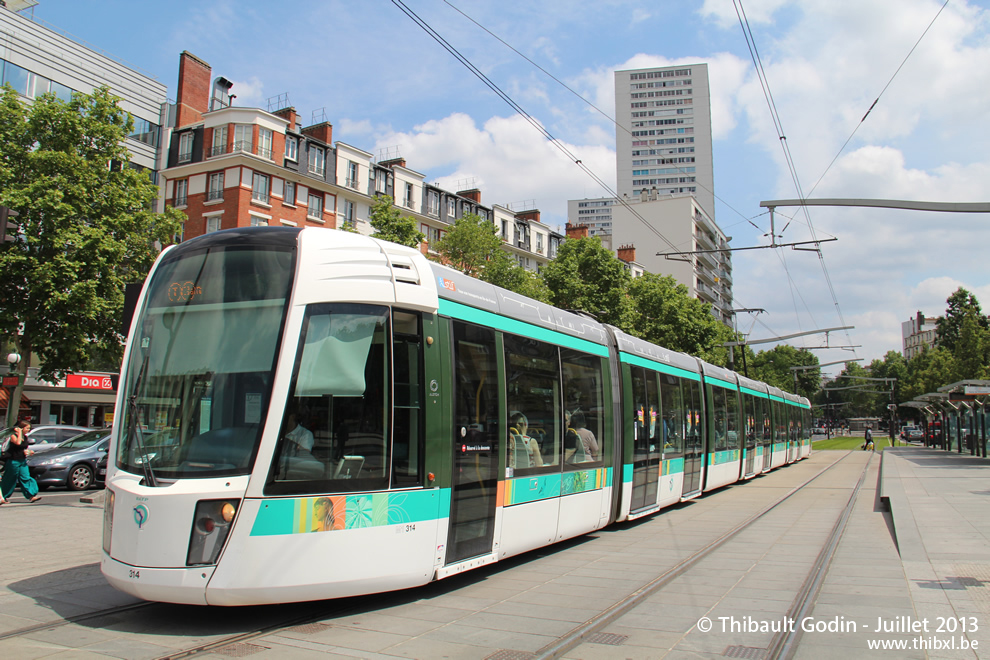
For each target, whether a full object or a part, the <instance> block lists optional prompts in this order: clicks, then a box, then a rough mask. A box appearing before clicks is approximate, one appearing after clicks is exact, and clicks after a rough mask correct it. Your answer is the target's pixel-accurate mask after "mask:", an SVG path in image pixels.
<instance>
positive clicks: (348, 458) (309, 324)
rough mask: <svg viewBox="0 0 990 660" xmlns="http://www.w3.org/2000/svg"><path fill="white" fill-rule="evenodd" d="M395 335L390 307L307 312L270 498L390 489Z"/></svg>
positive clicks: (326, 306) (343, 306) (336, 307)
mask: <svg viewBox="0 0 990 660" xmlns="http://www.w3.org/2000/svg"><path fill="white" fill-rule="evenodd" d="M388 329H389V313H388V308H387V307H382V306H375V305H357V304H337V303H335V304H320V305H311V306H310V307H309V308H307V310H306V317H305V320H304V321H303V327H302V336H301V338H300V343H299V349H298V350H297V352H296V364H295V368H294V370H293V375H292V385H291V391H290V394H289V398H288V400H287V402H286V408H285V415H284V417H283V421H282V428H281V431H280V433H279V443H278V446H277V448H276V451H275V458H274V460H273V463H272V465H273V470H272V476H271V478H270V482H269V487H268V488H266V491H268V492H273V493H314V492H340V491H351V490H373V489H382V488H385V487H387V485H388V481H387V479H386V473H387V467H388V462H387V456H388V453H387V447H388V436H387V433H386V428H387V420H388V415H387V411H388V406H389V402H388V387H387V384H388V382H389V379H388V364H389V343H388V341H387V339H388V334H389V333H388Z"/></svg>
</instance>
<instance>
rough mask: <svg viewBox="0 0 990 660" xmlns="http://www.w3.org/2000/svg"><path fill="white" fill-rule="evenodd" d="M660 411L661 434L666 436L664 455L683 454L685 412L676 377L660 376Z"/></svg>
mask: <svg viewBox="0 0 990 660" xmlns="http://www.w3.org/2000/svg"><path fill="white" fill-rule="evenodd" d="M660 410H661V411H662V412H663V427H664V428H663V432H664V434H665V435H666V436H667V441H666V442H665V443H664V452H663V453H664V455H665V456H666V455H667V454H683V453H684V437H685V423H684V422H685V415H686V413H687V411H686V410H685V405H684V397H683V396H682V392H681V379H680V378H678V377H677V376H671V375H670V374H660Z"/></svg>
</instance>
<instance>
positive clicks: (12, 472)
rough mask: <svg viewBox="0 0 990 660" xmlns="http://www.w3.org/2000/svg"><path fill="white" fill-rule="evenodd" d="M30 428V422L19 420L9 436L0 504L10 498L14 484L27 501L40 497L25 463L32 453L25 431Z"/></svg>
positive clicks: (0, 489) (1, 481) (35, 482)
mask: <svg viewBox="0 0 990 660" xmlns="http://www.w3.org/2000/svg"><path fill="white" fill-rule="evenodd" d="M30 430H31V423H30V422H19V423H18V424H17V426H16V427H14V432H13V433H12V434H11V436H10V442H9V443H8V448H7V465H6V467H5V468H4V471H3V479H2V480H0V496H2V498H3V499H2V501H0V504H5V503H6V502H7V500H9V499H10V496H11V495H13V494H14V488H15V487H16V486H20V488H21V494H23V495H24V497H25V498H27V500H28V501H30V502H37V501H38V500H40V499H41V496H40V495H38V482H37V481H35V480H34V477H32V476H31V471H30V470H29V469H28V464H27V457H28V456H30V455H31V454H33V453H34V452H33V451H31V450H30V449H28V441H27V433H28V431H30Z"/></svg>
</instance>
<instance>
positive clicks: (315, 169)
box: [309, 163, 327, 176]
mask: <svg viewBox="0 0 990 660" xmlns="http://www.w3.org/2000/svg"><path fill="white" fill-rule="evenodd" d="M326 171H327V168H326V166H325V165H324V166H322V167H321V166H319V165H314V164H312V163H310V164H309V173H310V174H315V175H317V176H323V175H324V174H326Z"/></svg>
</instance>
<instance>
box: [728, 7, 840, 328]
mask: <svg viewBox="0 0 990 660" xmlns="http://www.w3.org/2000/svg"><path fill="white" fill-rule="evenodd" d="M732 4H733V7H735V9H736V16H737V18H738V19H739V25H740V27H741V28H742V32H743V37H744V38H745V40H746V46H747V48H748V49H749V54H750V57H751V58H752V60H753V66H754V67H755V69H756V75H757V78H758V79H759V81H760V86H761V88H762V89H763V95H764V98H765V99H766V102H767V106H768V107H769V109H770V116H771V119H772V121H773V125H774V130H776V132H777V141H778V143H779V144H780V147H781V150H782V151H783V154H784V160H785V162H786V164H787V169H788V171H789V173H790V175H791V180H792V182H793V183H794V189H795V190H796V191H797V194H798V197H799V198H800V199H805V195H804V192H803V191H802V189H801V181H800V179H799V177H798V174H797V168H796V167H795V165H794V159H793V157H792V155H791V151H790V148H789V146H788V144H787V137H786V135H785V133H784V128H783V123H782V122H781V119H780V115H779V113H778V112H777V106H776V103H774V100H773V94H772V93H771V91H770V81H769V80H768V79H767V76H766V71H765V70H764V68H763V61H762V59H761V58H760V54H759V50H758V49H757V47H756V39H755V38H754V37H753V33H752V30H751V29H750V26H749V19H748V18H747V17H746V10H745V8H744V7H743V5H742V0H732ZM802 211H803V212H804V216H805V220H806V222H807V225H808V230H809V231H810V232H811V238H812V239H813V240H818V237H817V234H816V232H815V227H814V223H812V221H811V214H810V213H809V212H808V209H807V207H802ZM781 259H783V256H781ZM818 262H819V265H820V266H821V269H822V274H823V276H824V279H825V283H826V285H827V287H828V291H829V295H830V296H831V297H832V304H833V306H834V307H835V311H836V314H837V315H838V317H839V320H840V322H841V325H843V326H845V325H848V324H847V323H846V321H845V316H844V315H843V313H842V307H841V306H840V305H839V299H838V296H837V295H836V292H835V286H834V285H833V283H832V278H831V276H830V275H829V272H828V267H827V266H826V265H825V256H824V255H823V254H822V252H821V250H819V251H818ZM788 277H789V275H788ZM797 322H798V326H799V327H800V325H801V320H800V316H798V318H797ZM846 337H847V338H849V343H850V344H851V343H852V339H851V337H849V332H848V331H846Z"/></svg>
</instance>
